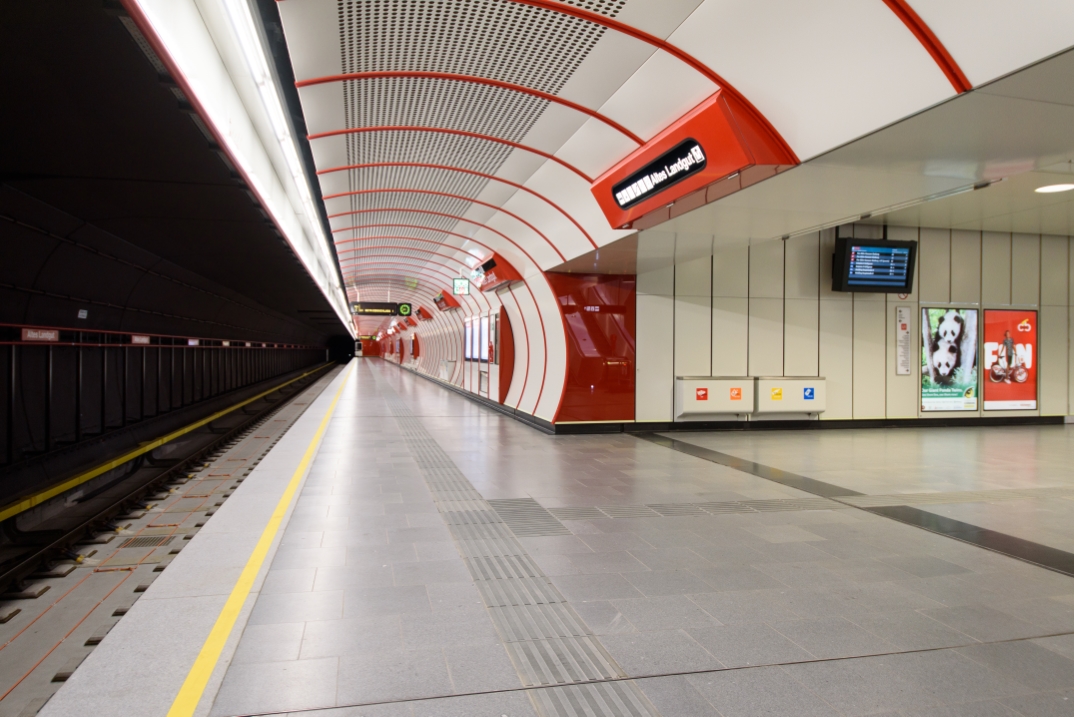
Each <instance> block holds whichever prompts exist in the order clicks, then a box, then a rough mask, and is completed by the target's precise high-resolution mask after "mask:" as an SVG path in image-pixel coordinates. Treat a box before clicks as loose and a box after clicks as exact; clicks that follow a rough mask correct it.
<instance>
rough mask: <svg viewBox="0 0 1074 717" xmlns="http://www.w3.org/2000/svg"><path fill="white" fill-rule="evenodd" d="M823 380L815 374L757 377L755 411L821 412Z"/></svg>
mask: <svg viewBox="0 0 1074 717" xmlns="http://www.w3.org/2000/svg"><path fill="white" fill-rule="evenodd" d="M826 396H827V394H826V392H825V382H824V379H823V378H820V377H816V376H808V377H802V376H772V377H767V376H766V377H760V378H758V379H757V413H823V412H824V409H825V401H826Z"/></svg>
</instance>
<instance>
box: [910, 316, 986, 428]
mask: <svg viewBox="0 0 1074 717" xmlns="http://www.w3.org/2000/svg"><path fill="white" fill-rule="evenodd" d="M921 410H922V411H976V410H977V310H976V309H922V310H921Z"/></svg>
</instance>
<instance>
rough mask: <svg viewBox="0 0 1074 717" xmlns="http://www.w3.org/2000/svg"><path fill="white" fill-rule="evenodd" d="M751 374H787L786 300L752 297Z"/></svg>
mask: <svg viewBox="0 0 1074 717" xmlns="http://www.w3.org/2000/svg"><path fill="white" fill-rule="evenodd" d="M751 263H752V262H751ZM750 288H751V289H752V288H753V287H752V285H751V287H750ZM749 375H750V376H782V375H783V299H769V298H753V297H751V298H750V355H749Z"/></svg>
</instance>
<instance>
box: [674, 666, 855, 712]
mask: <svg viewBox="0 0 1074 717" xmlns="http://www.w3.org/2000/svg"><path fill="white" fill-rule="evenodd" d="M686 680H687V681H688V682H689V683H690V684H691V685H693V687H694V689H696V690H697V691H698V692H699V693H700V694H701V696H702V697H704V698H705V699H706V700H707V701H708V702H709V703H710V704H711V705H713V706H714V707H715V708H716V709H717V710H719V713H720V715H721V716H722V717H839V713H838V712H836V711H835V709H833V708H832V707H831V706H830V705H829V704H827V703H826V702H824V700H822V699H821V698H820V697H818V696H817V695H816V694H814V693H813V692H811V691H809V690H808V689H806V688H805V687H804V686H802V685H801V684H800V683H799V682H798V681H797V680H795V679H794V678H793V677H791V676H790V675H789V674H787V673H786V672H784V671H783V670H782V668H779V667H761V668H757V669H753V670H729V671H726V672H710V673H707V674H704V675H690V676H689V677H687V678H686Z"/></svg>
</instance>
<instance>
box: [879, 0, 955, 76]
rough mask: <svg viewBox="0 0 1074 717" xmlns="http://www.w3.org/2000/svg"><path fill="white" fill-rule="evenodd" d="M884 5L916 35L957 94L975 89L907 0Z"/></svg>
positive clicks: (886, 1)
mask: <svg viewBox="0 0 1074 717" xmlns="http://www.w3.org/2000/svg"><path fill="white" fill-rule="evenodd" d="M884 4H885V5H887V6H888V7H889V8H891V11H892V12H893V13H895V14H896V15H897V16H898V18H899V19H900V20H902V22H903V24H904V25H906V27H907V28H909V30H910V32H912V33H914V37H916V38H917V40H918V42H920V43H921V45H922V46H923V47H924V48H925V49H926V50H927V51H928V53H929V54H930V55H932V59H933V60H935V62H936V64H937V65H939V66H940V69H941V70H943V73H944V75H946V76H947V80H948V81H949V82H950V83H951V86H952V87H954V88H955V91H956V92H958V93H962V92H969V91H970V90H972V89H973V85H972V84H971V83H970V81H969V78H967V77H966V75H965V74H963V72H962V68H961V67H959V66H958V63H957V62H955V58H954V57H952V56H951V53H949V52H948V51H947V48H946V47H944V45H943V43H942V42H940V38H938V37H936V35H935V33H933V32H932V30H931V29H930V28H929V26H928V25H926V24H925V21H924V20H922V19H921V16H920V15H918V14H917V12H915V11H914V9H913V8H912V7H910V3H909V2H907V0H884Z"/></svg>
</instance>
